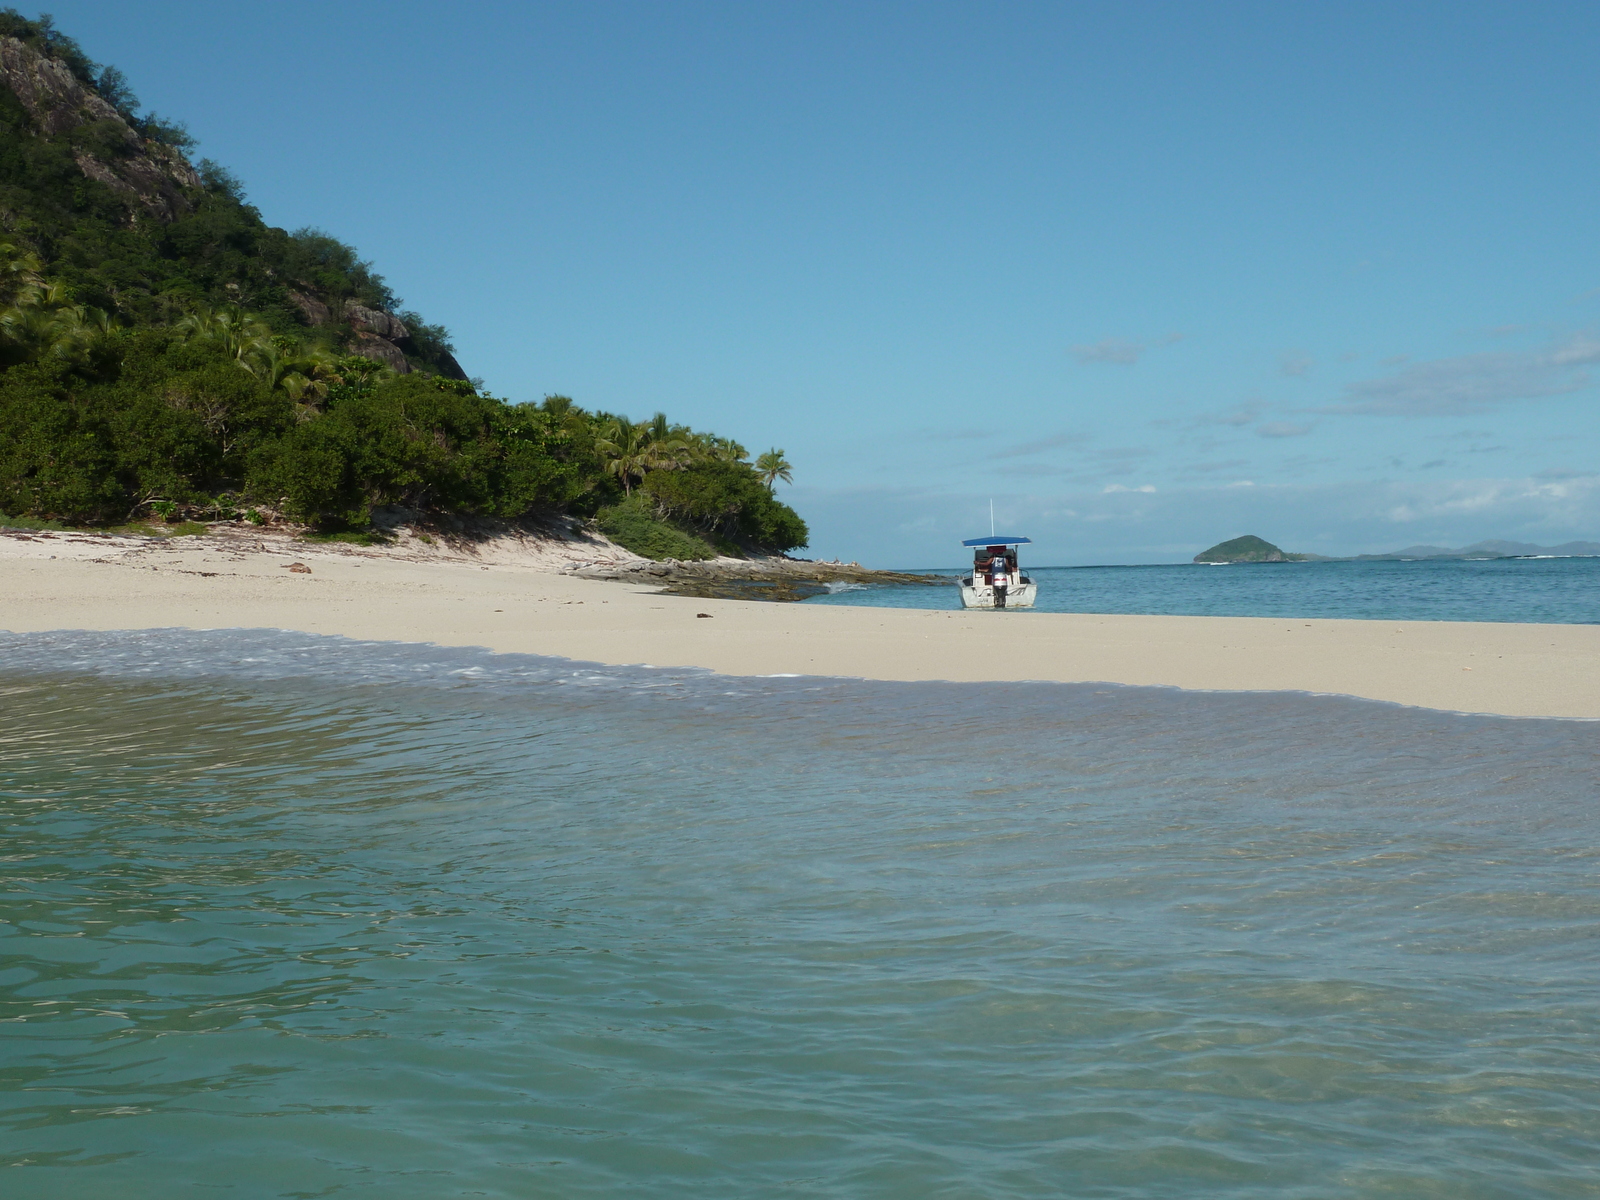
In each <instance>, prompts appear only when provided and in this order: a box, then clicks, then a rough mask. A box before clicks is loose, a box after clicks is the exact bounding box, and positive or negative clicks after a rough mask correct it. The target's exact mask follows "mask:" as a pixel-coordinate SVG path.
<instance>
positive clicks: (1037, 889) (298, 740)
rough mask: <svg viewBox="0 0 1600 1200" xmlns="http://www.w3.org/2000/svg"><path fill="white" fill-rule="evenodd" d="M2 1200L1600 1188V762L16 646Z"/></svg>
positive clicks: (1457, 728) (558, 665)
mask: <svg viewBox="0 0 1600 1200" xmlns="http://www.w3.org/2000/svg"><path fill="white" fill-rule="evenodd" d="M0 696H3V699H4V705H5V708H4V713H5V718H4V722H3V725H0V784H3V786H0V829H3V838H4V843H3V844H4V858H3V863H4V877H3V879H4V883H3V891H0V917H3V918H4V923H3V924H0V1163H4V1164H5V1165H6V1166H7V1167H8V1168H10V1169H7V1170H5V1171H4V1173H3V1176H0V1177H3V1179H4V1181H5V1195H6V1196H7V1197H8V1198H16V1200H34V1198H41V1197H80V1196H100V1195H103V1196H106V1197H117V1198H118V1200H136V1198H143V1197H152V1198H162V1200H167V1198H171V1197H182V1196H212V1195H227V1196H239V1197H312V1196H317V1197H322V1196H337V1197H345V1196H349V1197H360V1196H373V1197H384V1198H386V1200H410V1198H413V1197H414V1198H417V1200H422V1198H435V1197H458V1196H460V1197H465V1196H478V1197H481V1196H488V1197H507V1198H510V1197H518V1198H524V1197H602V1196H604V1197H615V1196H641V1197H680V1196H693V1197H706V1198H721V1197H728V1198H730V1200H731V1198H733V1197H764V1196H784V1197H789V1196H794V1197H830V1198H831V1197H839V1198H843V1197H862V1196H870V1197H896V1198H898V1197H904V1198H906V1200H911V1198H919V1200H920V1198H925V1197H952V1198H953V1197H964V1198H965V1197H1041V1196H1063V1197H1128V1198H1134V1197H1138V1198H1148V1197H1156V1198H1162V1197H1174V1198H1177V1197H1184V1198H1191V1197H1198V1196H1204V1197H1227V1198H1232V1197H1261V1198H1266V1197H1272V1198H1274V1200H1278V1198H1283V1197H1289V1198H1308V1200H1309V1198H1312V1197H1315V1198H1319V1200H1321V1198H1329V1197H1418V1196H1448V1197H1450V1198H1451V1200H1476V1198H1489V1197H1494V1198H1506V1200H1510V1198H1513V1197H1515V1198H1518V1200H1525V1198H1527V1197H1580V1196H1583V1197H1588V1196H1593V1195H1595V1194H1596V1191H1597V1189H1600V988H1597V987H1596V983H1595V981H1596V978H1597V973H1600V813H1597V806H1596V783H1597V779H1600V751H1597V746H1600V739H1597V738H1596V736H1595V726H1594V725H1593V724H1592V723H1583V722H1561V721H1545V720H1505V719H1496V718H1486V717H1473V716H1460V715H1451V714H1441V713H1432V712H1427V711H1422V710H1415V709H1404V708H1399V707H1395V706H1390V705H1382V704H1376V703H1370V702H1363V701H1356V700H1349V699H1343V698H1336V697H1316V696H1307V695H1296V694H1259V695H1252V694H1231V695H1230V694H1206V693H1192V692H1179V691H1172V690H1161V689H1136V688H1118V687H1107V686H1104V685H1051V684H1029V685H1021V686H1011V685H967V684H947V683H939V684H886V683H867V682H861V681H846V680H820V679H793V678H789V679H765V680H763V679H755V680H730V679H726V678H719V677H716V676H712V675H708V674H705V673H700V672H692V671H651V670H644V669H609V668H590V667H585V666H583V665H581V664H572V663H567V662H563V661H560V660H548V659H538V658H528V657H520V656H514V655H504V656H495V655H490V654H488V653H485V652H477V651H444V650H439V649H437V648H430V647H422V646H400V645H393V644H358V643H352V642H346V641H342V640H339V639H319V638H311V637H306V636H301V635H291V634H280V633H242V632H237V631H235V632H223V633H210V634H199V633H178V632H166V633H156V634H121V635H96V634H57V635H29V636H24V637H18V636H13V635H0Z"/></svg>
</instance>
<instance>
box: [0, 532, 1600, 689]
mask: <svg viewBox="0 0 1600 1200" xmlns="http://www.w3.org/2000/svg"><path fill="white" fill-rule="evenodd" d="M616 553H617V552H616V551H614V550H613V549H608V548H607V547H605V546H603V545H602V546H595V545H589V544H578V543H564V542H559V541H544V542H537V541H534V540H533V539H526V540H523V539H503V540H502V543H501V544H491V545H489V546H487V547H482V548H480V549H478V550H476V551H474V550H466V551H458V550H456V549H452V548H449V547H446V546H444V545H442V544H437V543H436V544H432V545H425V544H422V543H419V542H417V541H416V540H415V539H407V540H406V543H405V545H404V547H403V548H402V549H399V550H396V549H393V548H382V549H367V548H361V547H352V546H345V545H337V544H335V545H322V544H311V543H304V542H299V541H294V540H291V539H289V538H288V537H285V536H282V535H275V534H257V533H253V532H239V533H228V534H218V535H213V536H206V537H197V538H175V539H171V540H166V541H162V540H155V539H144V538H124V537H110V536H100V535H86V534H74V533H60V534H55V535H48V536H47V535H40V534H33V535H28V534H17V533H15V532H7V533H0V629H6V630H10V631H13V632H19V633H21V632H32V631H40V630H55V629H94V630H113V629H153V628H171V627H183V628H190V629H222V628H271V629H292V630H299V631H303V632H307V633H318V634H338V635H342V636H344V637H350V638H360V639H379V640H393V641H419V642H434V643H438V644H440V645H447V646H483V647H487V648H489V649H491V650H496V651H514V652H522V653H530V654H545V655H558V656H561V657H564V658H571V659H576V660H582V661H590V662H600V663H609V664H651V665H655V666H698V667H706V668H709V669H711V670H714V671H718V672H722V673H725V674H730V675H776V674H803V675H842V676H856V677H862V678H868V679H885V680H938V679H943V680H966V681H977V680H989V681H1009V680H1056V681H1062V682H1069V681H1070V682H1105V683H1120V684H1149V685H1163V686H1171V687H1181V688H1193V689H1210V690H1225V691H1234V690H1247V691H1260V690H1293V691H1306V692H1324V693H1337V694H1342V695H1349V696H1360V697H1366V698H1369V699H1374V700H1386V701H1393V702H1396V703H1400V704H1410V705H1418V706H1422V707H1426V708H1435V709H1446V710H1454V711H1465V712H1478V713H1498V714H1503V715H1508V716H1549V717H1575V718H1590V719H1600V626H1592V625H1591V626H1585V625H1516V624H1503V623H1473V622H1456V621H1405V622H1391V621H1355V620H1276V619H1271V618H1259V617H1170V616H1102V615H1076V614H1062V613H993V612H962V611H959V610H956V609H952V610H951V611H948V612H936V611H935V612H930V611H923V610H912V609H879V608H847V607H834V606H808V605H804V604H770V603H752V602H747V601H733V600H704V599H689V598H683V597H677V596H665V595H659V594H655V593H654V592H652V591H651V590H650V589H649V588H647V587H643V586H638V585H634V584H625V583H615V582H603V581H598V580H589V579H581V578H575V577H573V576H572V575H570V574H563V573H562V572H563V571H564V570H568V569H570V567H571V565H572V564H573V563H575V562H590V561H596V560H597V559H600V558H603V557H605V556H606V555H608V554H610V555H613V556H614V555H615V554H616ZM623 553H624V554H625V552H623ZM294 563H299V564H301V565H302V566H303V567H305V568H309V570H301V571H293V570H290V569H289V568H290V566H291V564H294ZM953 602H954V601H953V598H952V603H953ZM701 614H706V615H701Z"/></svg>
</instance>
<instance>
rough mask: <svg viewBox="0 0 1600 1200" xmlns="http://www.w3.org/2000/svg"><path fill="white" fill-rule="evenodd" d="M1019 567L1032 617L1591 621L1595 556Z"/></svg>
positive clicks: (1599, 618)
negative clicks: (1031, 596) (1030, 592)
mask: <svg viewBox="0 0 1600 1200" xmlns="http://www.w3.org/2000/svg"><path fill="white" fill-rule="evenodd" d="M1023 549H1024V550H1026V549H1027V547H1026V546H1024V547H1023ZM1025 569H1026V570H1027V573H1028V574H1029V575H1030V576H1032V577H1033V579H1034V580H1036V581H1037V582H1038V584H1039V602H1038V606H1037V610H1036V611H1041V612H1091V613H1170V614H1174V615H1180V616H1183V615H1187V616H1215V617H1362V618H1369V619H1375V620H1380V621H1537V622H1550V623H1555V624H1562V625H1572V624H1579V625H1586V624H1595V623H1597V622H1600V558H1501V559H1490V560H1486V561H1482V562H1441V561H1433V562H1428V561H1419V562H1325V563H1243V564H1239V565H1237V566H1228V567H1206V566H1200V565H1198V564H1194V563H1187V564H1184V565H1181V566H1155V567H1044V568H1041V569H1037V570H1035V569H1033V568H1031V567H1026V564H1025ZM805 603H807V604H866V605H877V606H882V607H888V608H960V607H961V599H960V597H959V596H957V594H956V589H955V588H954V586H951V587H948V588H946V587H852V588H850V589H848V590H844V591H840V592H836V593H833V594H831V595H826V596H817V597H815V598H813V599H811V600H807V601H805Z"/></svg>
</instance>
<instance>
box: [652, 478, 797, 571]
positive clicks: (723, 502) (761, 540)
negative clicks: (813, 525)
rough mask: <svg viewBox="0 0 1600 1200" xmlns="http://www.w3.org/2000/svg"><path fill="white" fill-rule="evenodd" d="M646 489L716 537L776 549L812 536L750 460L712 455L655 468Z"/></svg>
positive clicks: (677, 515) (670, 511) (791, 547)
mask: <svg viewBox="0 0 1600 1200" xmlns="http://www.w3.org/2000/svg"><path fill="white" fill-rule="evenodd" d="M644 490H645V491H646V492H648V493H649V494H650V496H651V497H652V498H654V500H655V501H656V503H657V505H658V506H659V507H660V509H661V510H662V511H664V512H665V513H667V514H668V515H669V516H672V517H675V518H677V519H678V520H681V521H684V522H686V523H687V524H689V525H691V526H692V527H694V528H696V529H699V530H702V531H704V532H705V533H707V534H709V535H711V536H712V537H713V538H715V537H719V536H720V537H723V538H727V539H730V540H733V541H736V542H737V541H742V542H744V543H746V544H749V545H754V546H758V547H760V548H762V549H766V550H777V551H784V550H794V549H798V548H799V547H801V546H804V545H805V544H806V542H807V541H808V540H809V538H810V532H809V531H808V530H807V529H806V523H805V522H804V521H802V520H801V519H800V517H799V515H798V514H797V513H796V512H795V511H794V510H793V509H792V508H790V507H789V506H788V505H787V504H784V503H783V502H782V501H780V500H778V499H776V498H775V497H774V496H773V495H772V493H771V492H769V491H768V490H767V488H766V485H765V484H763V483H762V482H761V480H760V479H758V478H757V477H756V473H755V472H754V471H753V470H751V469H750V467H749V465H748V464H746V463H742V462H721V461H715V460H713V461H710V462H701V463H695V464H694V465H693V466H690V467H686V468H683V469H681V470H657V471H651V472H650V473H649V474H647V475H646V476H645V478H644Z"/></svg>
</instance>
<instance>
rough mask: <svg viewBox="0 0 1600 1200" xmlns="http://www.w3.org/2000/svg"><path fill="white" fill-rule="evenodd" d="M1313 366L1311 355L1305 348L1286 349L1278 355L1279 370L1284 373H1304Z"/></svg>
mask: <svg viewBox="0 0 1600 1200" xmlns="http://www.w3.org/2000/svg"><path fill="white" fill-rule="evenodd" d="M1312 366H1313V363H1312V361H1311V356H1310V355H1309V354H1307V353H1306V352H1305V351H1304V350H1285V351H1284V352H1283V354H1281V355H1280V356H1279V357H1278V370H1279V371H1280V372H1281V373H1282V374H1284V375H1304V374H1305V373H1306V372H1307V371H1309V370H1311V368H1312Z"/></svg>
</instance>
